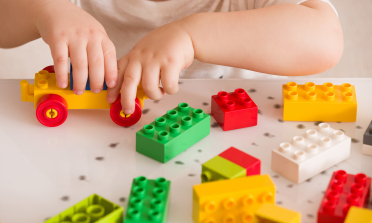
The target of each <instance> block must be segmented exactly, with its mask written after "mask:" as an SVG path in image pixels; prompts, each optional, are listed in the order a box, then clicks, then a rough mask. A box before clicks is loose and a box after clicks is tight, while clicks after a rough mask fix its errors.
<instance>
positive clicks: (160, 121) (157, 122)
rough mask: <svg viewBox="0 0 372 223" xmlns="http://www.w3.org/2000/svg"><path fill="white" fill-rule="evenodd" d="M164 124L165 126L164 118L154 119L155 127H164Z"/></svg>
mask: <svg viewBox="0 0 372 223" xmlns="http://www.w3.org/2000/svg"><path fill="white" fill-rule="evenodd" d="M165 124H166V120H165V118H163V117H159V118H156V119H155V126H157V127H162V126H165Z"/></svg>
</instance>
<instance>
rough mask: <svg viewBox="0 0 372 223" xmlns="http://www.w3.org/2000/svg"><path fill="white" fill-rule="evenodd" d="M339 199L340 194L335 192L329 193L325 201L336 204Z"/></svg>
mask: <svg viewBox="0 0 372 223" xmlns="http://www.w3.org/2000/svg"><path fill="white" fill-rule="evenodd" d="M339 198H340V193H339V192H337V191H331V192H329V194H328V195H327V200H329V201H335V202H337V201H338V199H339Z"/></svg>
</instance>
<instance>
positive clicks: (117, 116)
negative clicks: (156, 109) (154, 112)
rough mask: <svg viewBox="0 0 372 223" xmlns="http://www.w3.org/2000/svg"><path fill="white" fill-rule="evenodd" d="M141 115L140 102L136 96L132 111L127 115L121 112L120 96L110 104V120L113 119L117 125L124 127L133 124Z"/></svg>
mask: <svg viewBox="0 0 372 223" xmlns="http://www.w3.org/2000/svg"><path fill="white" fill-rule="evenodd" d="M141 115H142V109H141V103H140V101H139V100H138V98H136V104H135V109H134V113H133V114H131V115H130V116H129V117H124V116H125V114H123V112H122V107H121V102H120V96H119V97H118V99H116V101H115V102H114V103H113V104H112V105H111V109H110V116H111V119H112V121H114V122H115V123H116V124H117V125H120V126H124V127H126V126H131V125H134V124H136V123H137V122H138V120H140V118H141Z"/></svg>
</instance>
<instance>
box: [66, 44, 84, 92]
mask: <svg viewBox="0 0 372 223" xmlns="http://www.w3.org/2000/svg"><path fill="white" fill-rule="evenodd" d="M86 46H87V45H86V44H82V43H81V42H78V43H77V44H75V45H72V46H71V47H70V60H71V65H72V68H73V79H74V93H75V94H77V95H80V94H83V93H84V90H85V86H86V83H87V80H88V60H87V50H86Z"/></svg>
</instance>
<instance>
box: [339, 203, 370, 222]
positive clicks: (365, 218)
mask: <svg viewBox="0 0 372 223" xmlns="http://www.w3.org/2000/svg"><path fill="white" fill-rule="evenodd" d="M345 223H372V210H368V209H364V208H359V207H356V206H351V208H350V209H349V212H348V213H347V215H346V219H345Z"/></svg>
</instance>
